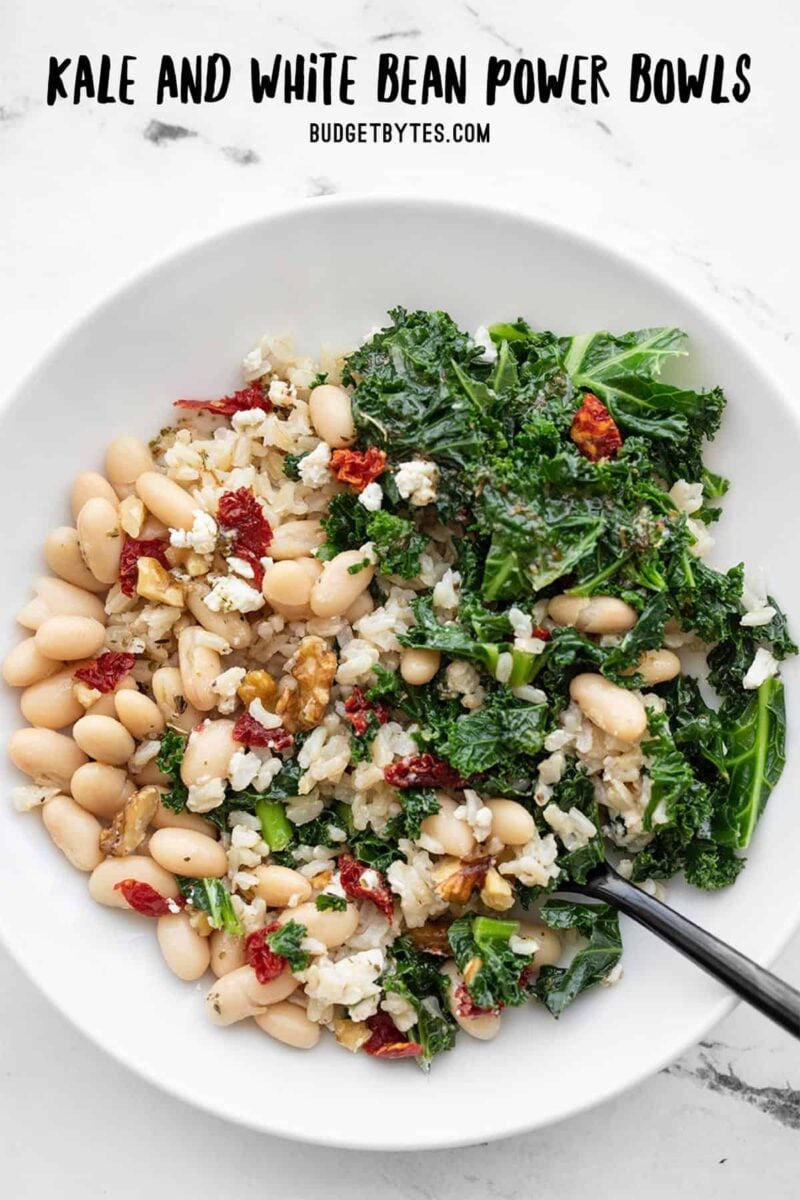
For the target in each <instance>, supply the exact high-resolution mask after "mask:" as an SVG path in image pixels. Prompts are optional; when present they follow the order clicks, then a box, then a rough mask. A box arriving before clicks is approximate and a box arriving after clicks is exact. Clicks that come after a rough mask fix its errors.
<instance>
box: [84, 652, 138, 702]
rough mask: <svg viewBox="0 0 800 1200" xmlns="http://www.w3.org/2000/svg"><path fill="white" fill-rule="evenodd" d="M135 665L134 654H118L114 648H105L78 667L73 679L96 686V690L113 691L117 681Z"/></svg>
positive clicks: (92, 686)
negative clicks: (102, 651)
mask: <svg viewBox="0 0 800 1200" xmlns="http://www.w3.org/2000/svg"><path fill="white" fill-rule="evenodd" d="M135 665H136V655H135V654H119V653H117V652H116V651H114V650H107V651H106V653H105V654H101V655H100V657H99V658H95V659H94V660H93V661H92V662H90V663H87V664H86V666H85V667H78V670H77V671H76V672H75V674H74V676H73V679H80V681H81V683H85V684H88V686H89V687H91V688H97V690H98V692H113V691H114V688H115V687H116V686H117V684H118V683H119V681H120V680H121V679H124V678H125V676H126V675H127V674H128V672H129V671H132V670H133V668H134V666H135Z"/></svg>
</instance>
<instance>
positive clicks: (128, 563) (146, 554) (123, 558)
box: [119, 537, 170, 596]
mask: <svg viewBox="0 0 800 1200" xmlns="http://www.w3.org/2000/svg"><path fill="white" fill-rule="evenodd" d="M140 558H154V559H155V560H156V562H159V563H161V566H162V567H165V568H166V569H167V570H169V567H170V561H169V559H168V558H167V542H165V541H163V540H162V539H161V538H131V537H129V538H125V541H124V543H123V546H122V553H121V554H120V556H119V586H120V588H121V590H122V592H123V593H124V594H125V595H126V596H132V595H133V593H134V592H135V591H136V581H137V579H138V571H137V563H138V562H139V559H140Z"/></svg>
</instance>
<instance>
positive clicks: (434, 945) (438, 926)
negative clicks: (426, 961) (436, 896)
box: [406, 919, 452, 958]
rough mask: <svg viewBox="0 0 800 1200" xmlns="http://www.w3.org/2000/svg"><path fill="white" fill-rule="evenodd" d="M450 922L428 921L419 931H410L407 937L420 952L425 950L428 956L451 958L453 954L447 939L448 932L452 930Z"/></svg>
mask: <svg viewBox="0 0 800 1200" xmlns="http://www.w3.org/2000/svg"><path fill="white" fill-rule="evenodd" d="M450 924H451V922H450V920H449V919H448V920H444V921H426V922H425V924H424V925H420V926H419V928H417V929H409V930H408V931H407V934H406V936H407V937H408V938H409V939H410V940H411V941H412V942H413V943H414V945H415V946H416V947H417V949H418V950H424V952H425V953H426V954H441V955H442V957H444V958H449V957H450V955H451V954H452V950H451V949H450V942H449V941H448V939H447V931H448V929H449V928H450Z"/></svg>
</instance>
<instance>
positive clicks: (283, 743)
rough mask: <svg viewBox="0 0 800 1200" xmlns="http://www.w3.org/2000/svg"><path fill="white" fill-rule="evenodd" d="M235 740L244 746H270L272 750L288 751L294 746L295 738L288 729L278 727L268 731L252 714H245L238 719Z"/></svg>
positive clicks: (234, 727) (235, 727) (234, 730)
mask: <svg viewBox="0 0 800 1200" xmlns="http://www.w3.org/2000/svg"><path fill="white" fill-rule="evenodd" d="M232 736H233V740H234V741H235V742H241V744H242V745H243V746H269V748H270V749H271V750H288V749H289V747H290V746H292V745H294V738H293V737H292V735H291V734H290V733H289V730H288V729H284V728H283V726H282V725H278V726H277V727H276V728H275V729H267V727H266V725H262V724H261V722H260V721H257V720H256V719H255V717H251V716H250V713H247V712H244V713H242V714H241V715H240V716H238V717H237V718H236V721H235V723H234V726H233V735H232Z"/></svg>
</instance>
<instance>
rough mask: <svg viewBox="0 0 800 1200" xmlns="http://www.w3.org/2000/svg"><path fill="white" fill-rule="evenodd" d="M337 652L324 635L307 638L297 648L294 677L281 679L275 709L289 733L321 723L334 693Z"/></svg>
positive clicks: (292, 674) (293, 670) (292, 671)
mask: <svg viewBox="0 0 800 1200" xmlns="http://www.w3.org/2000/svg"><path fill="white" fill-rule="evenodd" d="M336 665H337V664H336V655H335V654H334V653H333V651H331V650H329V649H328V647H327V645H326V644H325V642H324V641H323V640H322V638H321V637H316V636H312V637H304V638H303V640H302V641H301V643H300V645H299V646H298V647H297V653H296V655H295V663H294V666H293V667H292V670H291V677H292V678H291V679H289V678H287V677H284V678H283V679H282V680H281V682H280V691H279V695H278V702H277V704H276V706H275V712H276V713H278V715H279V716H281V717H282V718H283V724H284V728H286V729H288V730H289V732H290V733H297V731H298V729H314V728H315V727H316V726H317V725H319V723H320V721H321V720H322V716H323V714H324V712H325V709H326V708H327V706H328V701H329V699H330V695H331V684H332V683H333V677H334V675H335V674H336Z"/></svg>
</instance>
